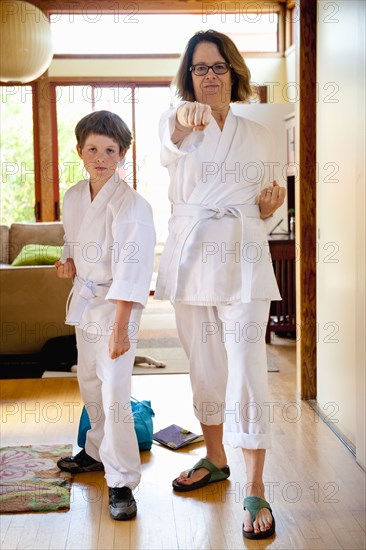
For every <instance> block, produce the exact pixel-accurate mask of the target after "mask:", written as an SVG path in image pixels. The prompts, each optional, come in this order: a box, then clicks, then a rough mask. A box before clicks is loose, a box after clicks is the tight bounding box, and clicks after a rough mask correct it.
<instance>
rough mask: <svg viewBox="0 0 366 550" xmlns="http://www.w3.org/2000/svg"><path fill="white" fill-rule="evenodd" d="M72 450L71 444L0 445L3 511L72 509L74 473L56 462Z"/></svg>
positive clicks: (0, 510)
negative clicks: (71, 496)
mask: <svg viewBox="0 0 366 550" xmlns="http://www.w3.org/2000/svg"><path fill="white" fill-rule="evenodd" d="M71 453H72V445H38V446H31V445H27V446H19V447H3V448H1V449H0V513H2V514H4V513H12V514H14V513H18V512H28V513H29V512H54V511H56V510H69V508H70V490H71V481H72V476H71V474H69V473H66V472H61V470H59V469H58V467H57V465H56V463H57V460H58V459H59V458H60V456H65V455H69V454H71Z"/></svg>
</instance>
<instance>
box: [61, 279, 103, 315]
mask: <svg viewBox="0 0 366 550" xmlns="http://www.w3.org/2000/svg"><path fill="white" fill-rule="evenodd" d="M111 284H112V281H109V282H107V283H96V282H94V281H91V280H85V279H82V278H81V277H79V276H78V275H76V276H75V279H74V284H73V287H72V289H71V292H70V294H69V297H68V299H67V303H66V323H67V324H68V325H79V324H80V322H81V318H82V315H83V313H84V311H85V308H86V305H87V303H88V302H89V300H91V299H92V298H95V297H97V296H98V297H101V298H105V297H106V296H107V294H108V291H109V288H110V286H111ZM71 300H72V307H70V306H71Z"/></svg>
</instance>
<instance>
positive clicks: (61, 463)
mask: <svg viewBox="0 0 366 550" xmlns="http://www.w3.org/2000/svg"><path fill="white" fill-rule="evenodd" d="M57 466H58V467H59V468H60V470H62V471H63V472H70V473H71V474H82V473H84V472H103V471H104V466H103V463H102V462H99V461H98V460H95V459H94V458H93V457H91V456H89V455H88V454H87V453H86V452H85V449H81V451H80V452H79V453H78V454H77V455H75V456H63V457H62V458H60V460H58V461H57Z"/></svg>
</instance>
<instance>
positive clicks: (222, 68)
mask: <svg viewBox="0 0 366 550" xmlns="http://www.w3.org/2000/svg"><path fill="white" fill-rule="evenodd" d="M230 67H231V65H230V63H215V65H203V64H199V65H192V67H189V70H190V71H192V72H193V73H194V74H195V75H196V76H205V75H206V74H207V73H208V71H209V70H210V69H212V70H213V72H214V73H215V74H225V73H227V72H228V70H229V68H230Z"/></svg>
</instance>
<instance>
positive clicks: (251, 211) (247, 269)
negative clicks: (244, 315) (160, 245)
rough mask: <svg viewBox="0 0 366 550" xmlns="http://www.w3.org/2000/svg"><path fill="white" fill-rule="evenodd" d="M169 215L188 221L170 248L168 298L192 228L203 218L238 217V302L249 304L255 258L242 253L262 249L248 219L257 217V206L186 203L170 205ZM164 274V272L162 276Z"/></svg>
mask: <svg viewBox="0 0 366 550" xmlns="http://www.w3.org/2000/svg"><path fill="white" fill-rule="evenodd" d="M172 216H183V217H187V218H191V219H190V221H189V222H188V223H187V226H186V227H185V229H184V231H183V232H182V233H181V234H180V236H179V238H178V242H177V243H176V246H175V247H174V251H173V256H172V262H171V263H170V265H171V266H175V267H176V270H177V271H176V274H175V282H174V287H175V288H171V289H170V295H171V296H175V292H176V290H177V286H178V278H179V265H180V262H181V258H182V253H183V249H184V245H185V243H186V241H187V239H188V237H189V235H190V234H191V233H192V231H193V229H194V228H195V227H196V225H197V224H198V223H199V222H200V221H201V220H204V219H209V218H216V219H217V218H222V217H223V216H233V217H235V218H239V219H240V221H241V226H242V231H241V247H242V252H243V251H244V253H243V254H242V261H241V279H242V301H243V302H250V301H251V290H252V279H253V264H254V263H255V261H256V260H255V259H254V260H253V259H251V258H249V256H248V257H246V256H245V254H246V251H247V250H248V249H249V247H250V246H251V245H255V246H260V247H261V246H262V245H263V244H264V243H257V241H258V230H257V225H256V224H255V227H253V224H252V222H251V221H250V219H251V218H258V219H259V218H260V211H259V207H258V205H256V204H234V205H227V206H220V205H201V204H187V203H178V204H174V205H173V212H172ZM166 275H167V273H166Z"/></svg>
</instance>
